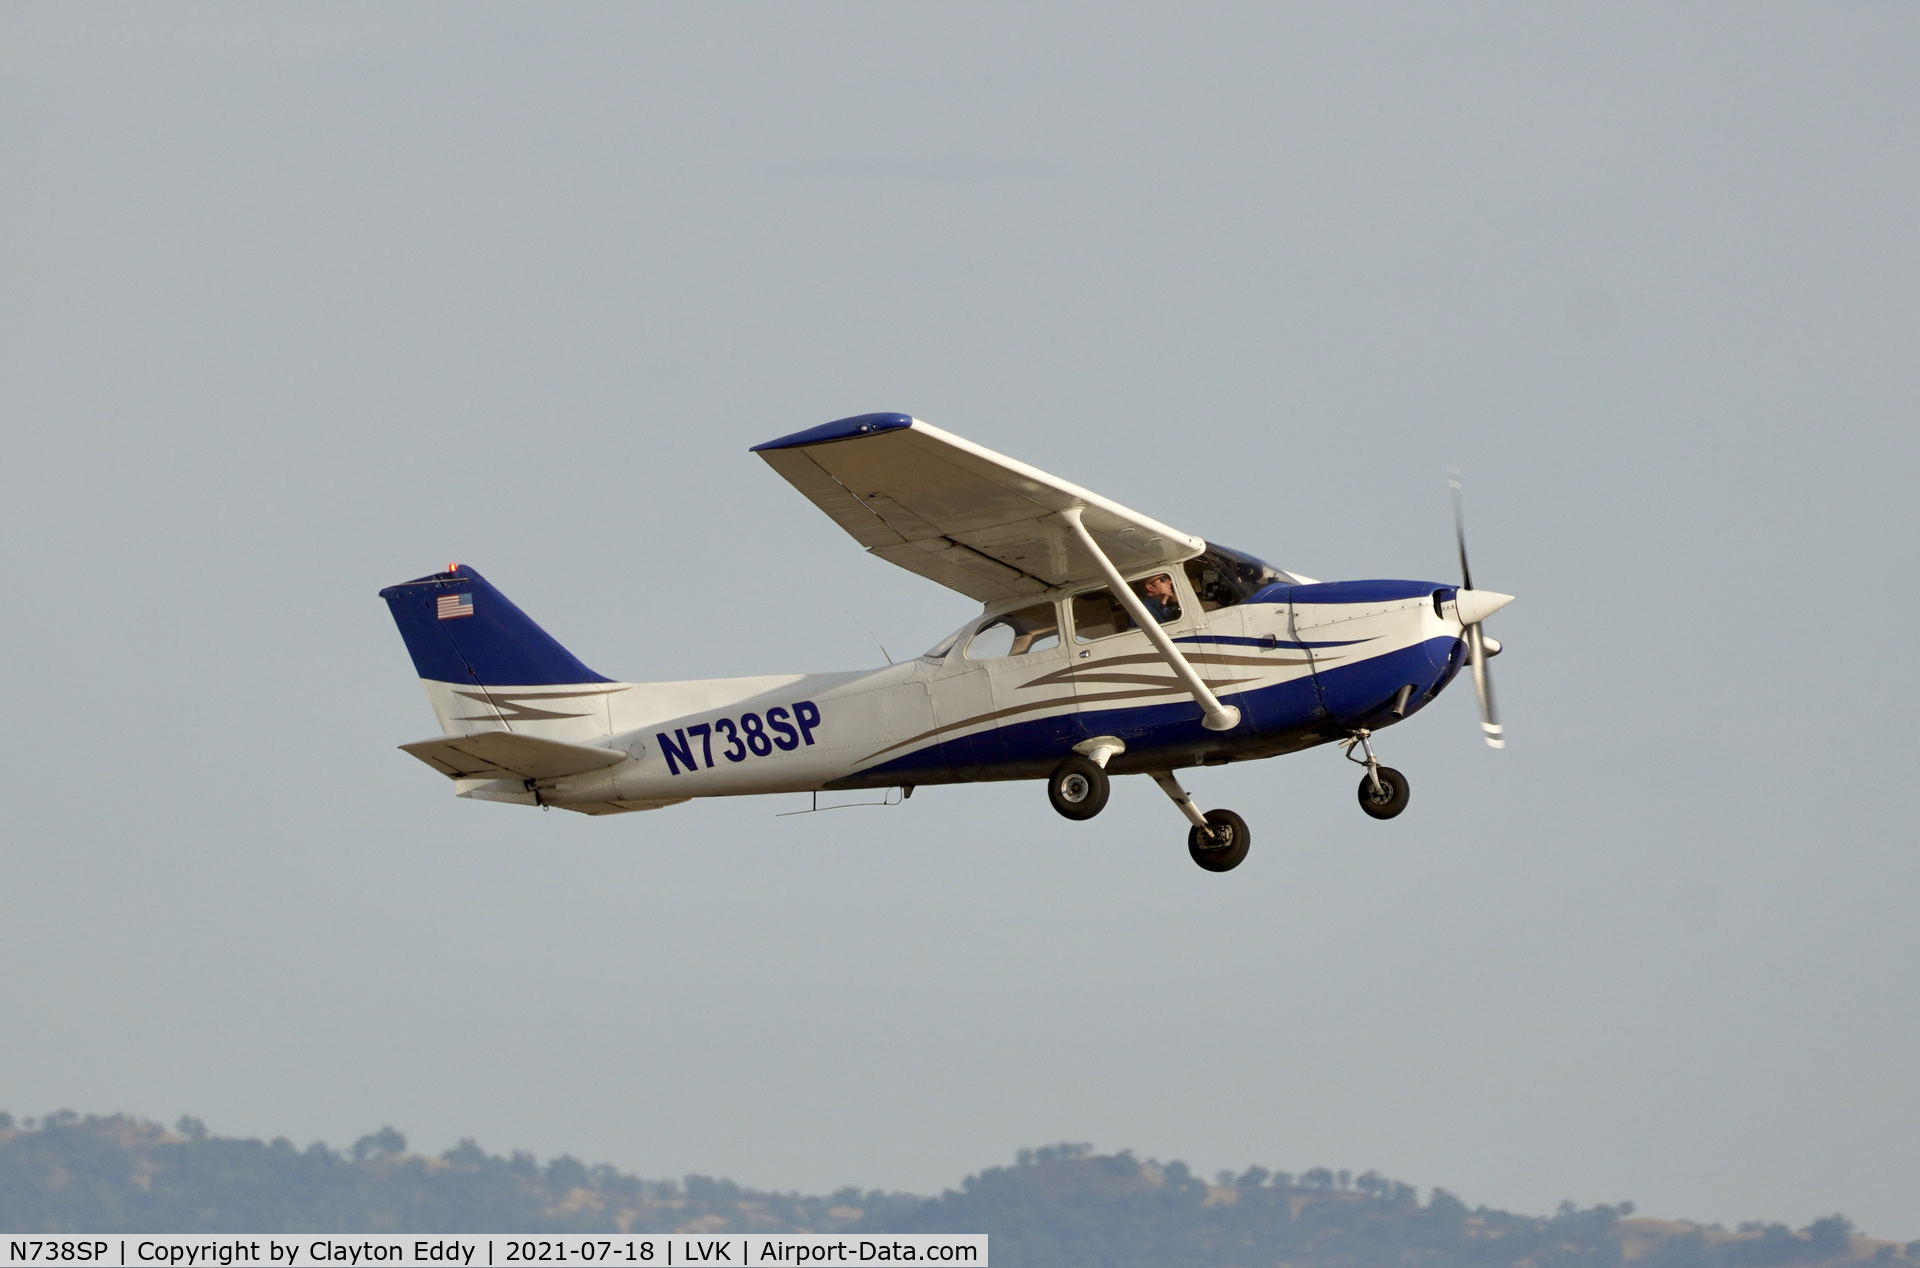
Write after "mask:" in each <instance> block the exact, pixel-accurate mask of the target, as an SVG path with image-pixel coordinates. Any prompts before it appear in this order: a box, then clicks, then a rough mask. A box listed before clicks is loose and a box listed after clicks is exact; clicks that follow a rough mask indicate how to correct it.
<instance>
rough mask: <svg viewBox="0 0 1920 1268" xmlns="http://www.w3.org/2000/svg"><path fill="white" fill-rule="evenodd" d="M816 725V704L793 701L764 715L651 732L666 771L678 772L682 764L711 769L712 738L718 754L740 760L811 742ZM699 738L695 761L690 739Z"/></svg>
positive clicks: (747, 715)
mask: <svg viewBox="0 0 1920 1268" xmlns="http://www.w3.org/2000/svg"><path fill="white" fill-rule="evenodd" d="M819 725H820V706H819V705H817V704H815V703H814V702H813V701H811V700H796V701H794V702H793V703H792V704H790V705H774V706H773V707H772V708H770V709H768V710H767V712H766V716H765V717H762V716H761V715H760V714H757V713H743V714H741V715H740V716H739V717H738V718H737V719H735V718H715V719H714V720H713V721H712V722H698V723H695V724H694V725H693V726H690V727H684V728H675V730H674V732H673V734H672V735H671V736H669V735H668V734H667V733H666V732H665V731H661V732H658V733H656V734H655V736H654V738H655V739H657V740H659V741H660V752H661V755H662V756H664V757H665V758H666V759H667V773H668V774H669V775H678V774H679V773H680V771H681V768H682V767H685V768H686V769H687V770H690V771H694V770H700V769H702V764H703V763H704V768H705V769H707V770H712V769H713V737H714V736H716V735H717V736H719V737H720V739H721V741H722V745H723V746H722V748H721V749H720V756H721V757H722V758H723V759H725V760H726V761H729V762H744V761H746V760H747V759H748V758H749V757H770V756H772V754H773V751H774V750H775V749H779V750H780V751H781V752H783V753H791V752H792V751H793V750H794V749H797V748H800V747H801V746H802V745H807V744H812V743H813V732H814V729H815V728H817V727H818V726H819ZM695 740H698V741H700V747H699V760H697V761H696V760H695V757H694V753H695V750H694V743H693V742H694V741H695Z"/></svg>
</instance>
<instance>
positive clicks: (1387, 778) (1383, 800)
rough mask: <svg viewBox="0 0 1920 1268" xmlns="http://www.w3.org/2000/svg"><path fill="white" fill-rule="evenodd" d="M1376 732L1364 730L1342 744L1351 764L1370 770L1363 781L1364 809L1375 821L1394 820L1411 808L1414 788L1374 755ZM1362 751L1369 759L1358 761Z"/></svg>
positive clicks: (1362, 807) (1361, 793) (1362, 777)
mask: <svg viewBox="0 0 1920 1268" xmlns="http://www.w3.org/2000/svg"><path fill="white" fill-rule="evenodd" d="M1372 736H1373V732H1371V731H1368V730H1366V729H1364V728H1362V729H1361V730H1358V731H1355V732H1354V733H1353V734H1352V735H1350V736H1348V737H1347V738H1346V739H1344V740H1342V741H1340V747H1341V748H1343V749H1345V750H1346V753H1347V760H1348V761H1350V762H1353V763H1355V764H1356V765H1359V766H1364V767H1366V768H1367V773H1366V774H1365V775H1363V776H1361V779H1360V808H1361V809H1362V810H1364V811H1366V812H1367V813H1368V814H1369V815H1372V816H1373V817H1374V818H1375V819H1391V818H1393V817H1394V816H1395V815H1397V814H1399V813H1400V812H1401V811H1402V810H1405V809H1406V808H1407V797H1408V795H1409V793H1410V786H1409V785H1408V783H1407V777H1406V776H1405V775H1402V774H1401V773H1400V772H1399V771H1397V770H1395V769H1394V768H1393V767H1391V766H1382V765H1381V764H1380V759H1379V758H1378V757H1375V756H1374V753H1373V742H1372ZM1356 751H1358V752H1360V753H1362V754H1364V755H1365V756H1362V757H1355V756H1354V753H1355V752H1356Z"/></svg>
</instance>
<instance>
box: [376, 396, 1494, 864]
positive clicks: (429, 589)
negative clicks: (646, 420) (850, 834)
mask: <svg viewBox="0 0 1920 1268" xmlns="http://www.w3.org/2000/svg"><path fill="white" fill-rule="evenodd" d="M752 452H754V453H757V454H759V455H760V457H761V458H762V459H764V460H765V461H766V463H767V464H768V465H769V466H770V467H772V468H773V469H774V471H775V472H777V473H778V474H779V475H781V476H782V477H784V478H785V479H786V480H787V482H788V483H790V484H792V485H793V486H794V488H796V489H798V490H799V491H800V493H801V494H802V495H804V496H805V497H806V498H807V499H808V500H810V501H811V502H813V504H814V505H815V506H818V507H819V508H820V509H821V510H823V511H825V512H826V513H827V515H828V516H829V517H830V518H831V519H832V520H833V521H834V523H836V524H838V525H839V526H840V527H841V528H843V529H845V530H846V531H847V532H848V533H849V534H850V535H851V536H852V537H853V539H854V540H855V541H857V542H859V543H860V545H862V546H864V547H866V549H867V550H868V552H869V553H871V554H873V555H876V556H878V557H879V558H881V559H884V560H886V561H887V562H888V563H892V564H897V565H899V566H900V567H902V568H905V569H908V570H909V571H911V572H915V573H918V574H919V575H920V576H922V577H926V578H927V579H929V580H931V581H936V582H938V583H940V584H941V585H943V586H946V587H948V588H949V589H952V590H957V591H959V592H960V593H961V594H964V595H966V596H967V597H968V598H970V599H973V600H975V601H977V602H979V603H980V604H982V605H983V606H982V608H981V610H980V612H979V614H978V615H976V616H974V617H973V618H972V619H970V620H968V621H967V622H966V624H964V625H962V626H961V627H960V628H959V629H957V630H955V631H954V632H953V633H951V634H949V635H947V636H946V637H945V638H942V639H941V640H940V641H939V642H937V643H935V644H934V645H933V646H932V647H930V648H928V649H927V651H926V652H925V653H924V654H922V655H920V656H918V657H916V658H914V659H913V660H910V661H904V662H901V663H899V664H889V665H887V666H886V667H884V668H880V669H869V670H858V671H853V672H847V673H827V674H780V675H769V676H760V677H751V678H718V679H706V680H700V681H687V682H616V681H614V680H612V679H609V678H605V677H603V676H601V675H600V674H597V673H595V672H594V671H593V670H591V669H589V668H587V667H586V665H584V664H583V663H581V661H580V660H578V659H577V658H576V657H575V656H574V655H573V653H571V652H569V651H568V650H567V649H566V648H565V647H562V646H561V645H560V643H558V642H557V641H556V640H555V639H554V638H553V637H552V636H551V635H549V634H548V633H547V632H546V631H545V630H543V629H541V628H540V627H539V626H538V625H536V624H534V622H533V621H532V620H531V619H529V618H528V617H527V615H526V614H525V613H523V612H522V611H521V610H520V609H519V608H517V607H515V606H514V605H513V603H512V602H511V601H509V600H508V599H507V597H506V596H505V595H503V594H502V593H501V592H500V591H499V590H497V589H495V588H494V586H493V585H492V584H491V583H489V582H488V581H487V580H486V578H484V577H482V576H481V575H480V574H479V573H478V572H475V571H474V570H473V569H472V568H470V567H467V566H465V565H463V564H449V565H447V569H446V571H445V572H437V573H434V574H432V575H430V576H425V577H419V578H416V579H414V580H412V581H407V582H403V583H401V584H399V585H395V586H389V587H388V588H387V589H385V590H382V591H381V592H380V595H381V597H382V598H384V599H385V600H386V601H387V604H388V607H389V609H390V610H391V612H392V614H393V619H394V621H395V622H396V623H397V624H398V626H399V627H400V634H401V637H402V638H403V639H404V640H405V642H406V645H407V651H408V652H409V653H410V654H411V655H412V658H413V663H414V668H415V669H416V670H417V671H418V673H419V675H420V681H421V685H422V686H423V687H425V689H426V693H427V699H428V701H429V702H430V703H431V704H432V706H433V710H434V713H435V715H436V716H437V717H438V718H439V721H440V728H441V731H442V732H443V734H442V735H441V736H439V737H437V738H434V739H429V740H420V741H417V742H415V743H412V744H403V745H401V746H400V748H401V749H402V751H404V752H407V753H410V754H412V755H413V756H414V757H416V758H418V759H419V760H421V761H423V762H425V763H426V764H427V765H429V766H431V767H433V768H434V769H435V770H437V771H439V772H440V773H441V774H443V775H445V776H447V777H448V778H449V779H451V780H453V781H454V784H455V789H456V793H457V795H458V796H461V797H465V798H469V799H472V800H477V801H498V802H507V803H509V804H514V805H523V806H542V807H546V806H557V807H559V808H561V809H564V810H573V811H578V812H580V813H582V814H589V815H606V814H620V813H624V812H628V811H639V810H655V809H659V808H661V807H664V806H671V805H677V804H679V803H681V802H685V801H689V800H692V799H693V798H696V797H730V796H744V795H749V794H758V793H812V794H814V800H815V803H816V804H817V802H818V794H819V793H821V792H831V791H840V790H848V789H883V790H888V791H887V792H883V794H882V796H883V798H884V797H890V796H891V795H892V794H891V790H893V789H899V790H900V797H901V799H902V800H904V799H905V798H907V797H911V796H912V795H913V790H914V789H915V788H916V787H918V786H920V785H926V784H955V783H967V782H973V781H984V780H1009V779H1045V780H1046V782H1047V796H1048V799H1049V801H1051V803H1052V805H1053V808H1054V809H1055V810H1056V811H1058V812H1059V813H1060V814H1061V815H1063V816H1065V817H1066V818H1068V819H1071V820H1082V821H1084V820H1088V819H1091V818H1093V817H1094V816H1095V815H1097V814H1099V813H1100V811H1101V810H1102V809H1103V808H1104V807H1105V806H1106V804H1107V798H1108V793H1109V791H1110V782H1109V781H1110V778H1111V776H1113V775H1118V774H1144V775H1147V776H1149V777H1151V778H1152V779H1153V780H1154V782H1155V783H1157V784H1158V785H1159V786H1160V788H1161V789H1162V790H1163V791H1164V792H1165V793H1166V795H1167V796H1168V797H1169V798H1170V799H1171V800H1172V802H1173V804H1174V806H1175V807H1176V808H1177V809H1178V810H1179V812H1180V813H1181V814H1182V815H1183V816H1185V818H1186V820H1187V821H1188V824H1189V825H1190V826H1189V830H1188V833H1187V849H1188V853H1189V855H1190V856H1191V857H1192V859H1193V861H1194V862H1195V863H1197V864H1198V865H1199V866H1200V867H1202V868H1204V869H1206V870H1207V871H1210V872H1226V871H1230V870H1232V869H1233V868H1235V867H1237V866H1239V864H1240V863H1241V862H1242V861H1243V860H1244V859H1245V858H1246V857H1247V852H1248V847H1249V845H1250V844H1251V838H1250V835H1249V833H1248V829H1247V824H1246V822H1245V820H1243V819H1242V818H1241V817H1240V816H1239V815H1237V814H1235V813H1234V812H1233V811H1231V810H1209V811H1207V812H1205V813H1204V814H1203V813H1202V812H1201V811H1200V810H1199V809H1198V807H1196V805H1195V804H1194V801H1193V798H1192V797H1191V796H1190V795H1189V794H1188V793H1187V791H1186V789H1185V788H1184V787H1183V786H1182V785H1181V783H1180V781H1179V779H1178V778H1177V777H1176V774H1175V772H1176V771H1181V770H1189V769H1192V768H1195V767H1206V766H1218V765H1223V764H1226V763H1228V762H1239V761H1249V760H1253V759H1257V758H1265V757H1274V756H1277V755H1279V754H1282V753H1295V752H1299V751H1301V750H1303V749H1308V748H1313V747H1316V746H1319V745H1323V744H1337V745H1338V746H1340V748H1341V749H1343V750H1344V752H1345V754H1346V756H1347V758H1348V759H1349V760H1350V761H1353V762H1355V763H1356V764H1358V765H1361V766H1364V767H1365V768H1366V771H1365V774H1364V775H1363V776H1362V777H1361V780H1360V788H1359V801H1360V808H1361V809H1362V810H1363V811H1365V812H1366V813H1367V814H1368V815H1370V816H1372V817H1373V818H1375V819H1391V818H1393V817H1394V816H1396V815H1398V814H1399V813H1400V812H1401V811H1403V810H1405V809H1406V807H1407V802H1408V796H1409V788H1408V783H1407V779H1406V777H1405V776H1404V775H1402V774H1401V773H1400V772H1399V771H1397V770H1394V769H1393V768H1391V767H1388V766H1384V765H1382V764H1381V763H1380V760H1379V758H1378V757H1377V756H1376V755H1375V752H1374V745H1373V738H1374V736H1375V735H1376V734H1377V733H1378V732H1380V731H1382V730H1384V729H1385V728H1387V727H1390V726H1393V725H1396V724H1398V723H1400V722H1402V721H1404V720H1406V719H1407V718H1408V717H1411V716H1412V715H1413V714H1415V713H1418V712H1419V711H1420V710H1421V709H1423V708H1425V707H1426V706H1427V705H1428V704H1430V703H1432V701H1433V700H1434V698H1435V697H1437V696H1438V695H1439V694H1440V692H1441V691H1442V690H1443V689H1444V688H1445V687H1446V686H1447V684H1448V683H1450V682H1451V681H1453V678H1454V676H1455V675H1456V674H1457V673H1458V672H1459V671H1460V670H1461V669H1462V668H1463V667H1465V668H1468V669H1469V670H1470V672H1471V675H1472V678H1473V682H1474V686H1475V691H1476V693H1477V695H1478V697H1479V703H1480V716H1481V727H1482V732H1483V738H1484V739H1485V740H1486V742H1487V744H1489V745H1490V746H1492V747H1494V748H1501V747H1504V745H1505V743H1506V739H1505V732H1504V731H1503V730H1502V728H1501V726H1500V723H1499V721H1498V719H1497V717H1496V715H1495V710H1494V702H1493V687H1492V682H1491V680H1490V678H1489V676H1488V672H1487V661H1488V660H1489V659H1490V658H1491V657H1492V656H1494V655H1496V654H1498V652H1499V651H1500V645H1499V643H1498V642H1496V641H1495V640H1494V639H1492V638H1489V637H1487V636H1485V634H1484V633H1483V632H1482V629H1481V626H1482V623H1483V622H1484V621H1485V620H1486V619H1487V618H1488V617H1489V616H1491V615H1493V614H1494V613H1495V612H1497V611H1499V610H1500V609H1501V608H1503V607H1505V606H1506V605H1507V604H1508V603H1510V602H1511V601H1512V596H1511V595H1506V594H1500V593H1497V592H1494V591H1491V590H1476V589H1474V588H1473V579H1472V573H1471V572H1470V571H1469V570H1468V567H1467V552H1466V535H1465V530H1464V527H1463V525H1462V521H1461V514H1460V490H1459V482H1458V479H1457V477H1456V478H1455V479H1454V481H1453V504H1454V527H1455V536H1456V541H1457V544H1458V547H1459V553H1460V570H1461V581H1460V584H1459V585H1457V586H1456V585H1448V584H1446V583H1443V582H1433V581H1396V580H1365V581H1334V582H1322V581H1316V580H1314V579H1312V578H1310V577H1306V576H1302V575H1300V574H1299V573H1294V572H1287V571H1283V570H1281V569H1279V568H1275V567H1273V566H1272V565H1270V564H1267V563H1265V562H1263V561H1262V560H1260V559H1257V558H1255V557H1254V556H1252V555H1248V554H1243V553H1241V552H1240V551H1237V550H1232V549H1229V548H1228V547H1225V546H1220V545H1216V544H1213V543H1211V542H1208V541H1205V540H1202V539H1201V538H1199V537H1195V536H1193V535H1191V534H1189V533H1185V532H1181V531H1180V530H1178V529H1175V528H1172V527H1170V526H1168V525H1166V524H1163V523H1161V522H1160V521H1158V520H1155V519H1150V518H1148V517H1147V516H1145V515H1142V514H1140V513H1139V512H1137V511H1133V510H1130V509H1128V508H1127V507H1124V506H1121V505H1120V504H1118V503H1117V502H1113V501H1110V500H1108V499H1106V498H1103V497H1101V496H1099V495H1098V494H1096V493H1092V492H1089V491H1088V490H1086V489H1083V488H1081V487H1079V486H1078V485H1075V484H1070V483H1068V482H1067V481H1065V480H1062V479H1059V478H1058V477H1056V476H1052V475H1048V474H1047V473H1046V472H1044V471H1040V470H1038V469H1036V468H1034V467H1030V466H1027V465H1026V464H1025V463H1022V462H1018V461H1015V460H1014V459H1012V458H1008V457H1005V456H1004V455H1001V454H998V453H995V452H993V451H992V450H990V449H986V448H983V447H982V446H980V445H976V444H973V443H972V442H970V441H967V440H964V439H962V438H961V437H959V436H956V435H953V434H952V433H950V432H946V431H942V430H941V429H940V428H938V427H934V426H931V425H930V424H928V423H925V422H922V421H921V420H919V419H917V418H914V417H912V416H910V415H907V414H861V415H857V416H855V417H852V418H843V419H838V420H836V421H834V422H830V423H826V424H823V425H822V426H819V427H814V428H812V429H810V430H807V431H801V432H796V433H794V434H793V435H790V436H782V437H780V438H779V439H777V440H770V441H768V442H767V443H765V444H763V445H757V446H755V447H754V448H753V450H752ZM883 650H884V649H883Z"/></svg>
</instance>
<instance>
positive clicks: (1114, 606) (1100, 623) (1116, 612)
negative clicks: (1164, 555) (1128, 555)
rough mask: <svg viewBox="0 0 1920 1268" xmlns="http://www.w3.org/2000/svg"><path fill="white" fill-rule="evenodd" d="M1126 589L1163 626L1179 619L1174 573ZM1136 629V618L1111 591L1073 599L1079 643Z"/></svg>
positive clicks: (1080, 595)
mask: <svg viewBox="0 0 1920 1268" xmlns="http://www.w3.org/2000/svg"><path fill="white" fill-rule="evenodd" d="M1127 588H1128V589H1130V590H1132V591H1133V593H1134V594H1135V595H1136V596H1138V597H1139V599H1140V602H1141V604H1142V606H1144V607H1145V608H1146V609H1147V612H1148V613H1149V614H1151V615H1152V616H1153V618H1154V619H1155V620H1156V621H1158V622H1159V623H1160V624H1162V625H1165V624H1166V623H1167V622H1169V621H1177V620H1179V619H1180V592H1179V591H1178V590H1176V589H1174V586H1173V575H1172V574H1171V573H1165V572H1161V573H1155V574H1154V575H1153V576H1151V577H1142V578H1140V579H1139V580H1138V581H1129V582H1128V583H1127ZM1132 628H1133V617H1132V616H1130V615H1129V614H1128V612H1127V610H1126V609H1125V608H1124V607H1122V606H1120V601H1119V600H1118V599H1116V598H1114V597H1113V591H1111V590H1089V591H1087V592H1086V593H1085V594H1076V595H1074V596H1073V637H1074V641H1075V642H1078V643H1091V642H1093V641H1094V640H1095V639H1097V638H1107V637H1109V636H1111V635H1114V634H1124V633H1126V632H1127V631H1128V630H1130V629H1132Z"/></svg>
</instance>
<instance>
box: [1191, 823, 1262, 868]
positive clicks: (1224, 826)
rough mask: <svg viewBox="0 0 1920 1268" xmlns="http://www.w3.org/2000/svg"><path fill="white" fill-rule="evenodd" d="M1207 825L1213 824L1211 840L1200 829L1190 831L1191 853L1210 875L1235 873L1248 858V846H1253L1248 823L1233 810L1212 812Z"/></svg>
mask: <svg viewBox="0 0 1920 1268" xmlns="http://www.w3.org/2000/svg"><path fill="white" fill-rule="evenodd" d="M1207 822H1208V823H1210V824H1212V825H1213V832H1214V835H1213V836H1212V837H1211V838H1207V837H1203V836H1201V835H1200V829H1198V828H1189V829H1187V853H1188V854H1191V855H1192V856H1193V861H1194V862H1196V863H1198V864H1199V865H1200V866H1201V867H1204V868H1206V869H1207V870H1208V871H1209V872H1231V871H1232V870H1233V869H1234V868H1236V867H1239V866H1240V864H1241V863H1242V862H1243V861H1244V860H1245V859H1246V857H1247V847H1248V846H1250V845H1252V844H1253V838H1252V837H1250V836H1248V835H1247V821H1246V820H1245V819H1242V818H1241V817H1240V816H1239V815H1237V814H1235V813H1233V811H1231V810H1209V811H1207ZM1222 837H1224V838H1225V840H1222V839H1221V838H1222Z"/></svg>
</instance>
